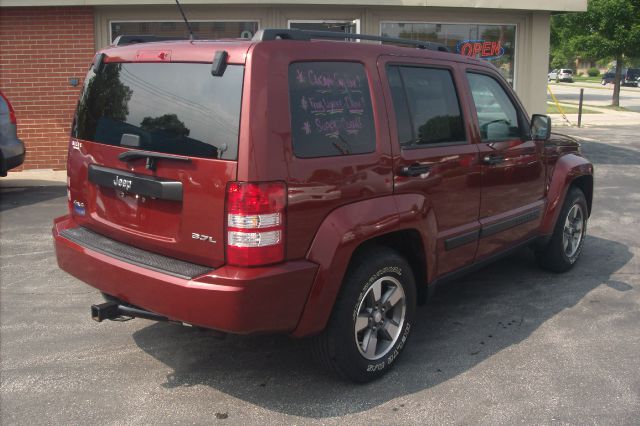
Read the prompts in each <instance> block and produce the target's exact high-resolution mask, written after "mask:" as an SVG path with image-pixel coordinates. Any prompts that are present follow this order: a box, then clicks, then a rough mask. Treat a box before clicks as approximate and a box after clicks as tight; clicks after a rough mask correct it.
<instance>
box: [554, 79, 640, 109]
mask: <svg viewBox="0 0 640 426" xmlns="http://www.w3.org/2000/svg"><path fill="white" fill-rule="evenodd" d="M549 86H550V87H551V91H552V92H553V94H554V95H555V97H556V98H557V99H558V102H561V103H562V102H568V103H575V104H577V103H578V102H579V100H580V89H584V101H583V102H584V105H591V106H608V105H611V98H612V96H613V84H607V85H606V86H602V85H600V84H599V83H559V84H558V83H549ZM547 101H549V102H551V101H553V99H552V98H551V95H549V92H547ZM620 106H621V107H624V108H627V109H628V110H630V111H635V112H640V88H638V87H626V86H625V87H622V88H621V89H620Z"/></svg>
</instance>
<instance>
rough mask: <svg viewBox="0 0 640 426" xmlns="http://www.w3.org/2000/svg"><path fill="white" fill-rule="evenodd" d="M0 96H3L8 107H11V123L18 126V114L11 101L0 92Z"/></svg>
mask: <svg viewBox="0 0 640 426" xmlns="http://www.w3.org/2000/svg"><path fill="white" fill-rule="evenodd" d="M0 96H2V99H4V101H5V102H6V103H7V107H9V121H11V124H18V120H16V112H15V111H14V109H13V106H12V105H11V102H9V99H7V97H6V96H5V95H4V94H3V93H2V92H0Z"/></svg>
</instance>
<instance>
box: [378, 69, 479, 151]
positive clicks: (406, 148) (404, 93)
mask: <svg viewBox="0 0 640 426" xmlns="http://www.w3.org/2000/svg"><path fill="white" fill-rule="evenodd" d="M391 67H396V68H397V69H398V74H399V76H400V81H401V82H402V96H403V98H404V102H405V103H406V105H407V111H408V112H409V121H410V123H411V133H412V134H413V133H414V130H415V128H414V124H413V116H412V112H411V108H410V107H409V100H408V97H407V90H406V87H405V85H404V79H403V78H402V73H401V72H400V68H402V67H404V68H422V69H425V68H426V69H438V70H444V71H448V72H449V75H450V76H451V83H452V84H453V89H454V91H455V94H456V99H457V101H458V109H459V111H460V118H461V119H462V130H463V132H464V137H465V139H464V140H462V141H450V142H436V143H429V144H424V145H416V144H414V145H409V146H407V145H402V143H401V142H400V137H399V136H400V135H399V133H398V115H397V112H396V109H395V105H394V102H393V99H391V105H392V107H393V108H392V110H393V114H394V118H395V123H396V129H395V132H396V137H397V139H398V146H399V147H400V150H401V151H412V150H415V149H428V148H437V147H446V146H457V145H468V144H470V143H471V138H470V137H469V136H470V135H469V132H468V128H467V127H468V126H467V117H466V116H465V113H464V110H463V108H462V104H461V102H460V95H459V94H460V90H459V84H458V82H457V80H456V72H455V69H454V68H453V67H450V66H446V65H440V64H428V63H408V62H388V63H386V64H385V74H386V77H387V78H386V80H387V81H386V84H387V86H388V88H389V93H390V94H391V95H392V96H393V90H392V88H391V85H390V84H389V71H388V70H389V68H391Z"/></svg>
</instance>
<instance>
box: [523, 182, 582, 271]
mask: <svg viewBox="0 0 640 426" xmlns="http://www.w3.org/2000/svg"><path fill="white" fill-rule="evenodd" d="M587 216H588V210H587V201H586V199H585V197H584V194H583V193H582V191H581V190H580V189H578V188H571V189H570V190H569V193H568V194H567V198H566V199H565V202H564V205H563V206H562V210H561V211H560V216H558V221H557V223H556V227H555V229H554V232H553V235H552V237H551V241H550V242H549V244H548V245H547V247H545V249H543V250H541V251H538V252H536V258H537V261H538V264H539V265H540V266H541V267H542V268H544V269H547V270H550V271H553V272H565V271H568V270H569V269H571V268H572V267H573V265H574V264H575V263H576V261H577V260H578V257H580V253H581V252H582V246H583V244H584V238H585V236H586V232H587Z"/></svg>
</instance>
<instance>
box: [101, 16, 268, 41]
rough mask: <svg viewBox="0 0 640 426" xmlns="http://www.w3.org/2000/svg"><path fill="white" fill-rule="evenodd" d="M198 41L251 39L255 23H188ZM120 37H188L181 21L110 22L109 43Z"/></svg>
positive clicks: (254, 30) (256, 24)
mask: <svg viewBox="0 0 640 426" xmlns="http://www.w3.org/2000/svg"><path fill="white" fill-rule="evenodd" d="M190 24H191V28H192V29H193V33H194V35H195V36H196V38H198V39H202V40H214V39H221V38H239V37H242V38H251V37H253V35H254V34H255V33H256V31H258V22H257V21H242V22H211V21H209V22H203V21H193V22H190ZM120 35H156V36H168V37H171V36H175V37H184V38H187V37H188V36H189V32H188V30H187V26H186V25H185V23H184V22H183V21H171V22H166V21H165V22H111V41H113V40H115V39H116V37H118V36H120Z"/></svg>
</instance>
